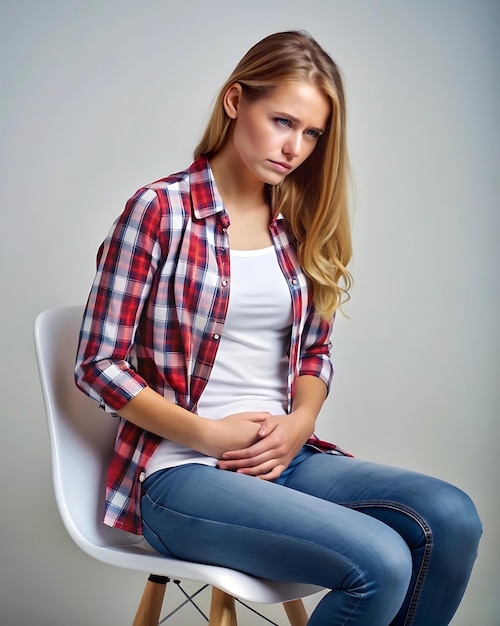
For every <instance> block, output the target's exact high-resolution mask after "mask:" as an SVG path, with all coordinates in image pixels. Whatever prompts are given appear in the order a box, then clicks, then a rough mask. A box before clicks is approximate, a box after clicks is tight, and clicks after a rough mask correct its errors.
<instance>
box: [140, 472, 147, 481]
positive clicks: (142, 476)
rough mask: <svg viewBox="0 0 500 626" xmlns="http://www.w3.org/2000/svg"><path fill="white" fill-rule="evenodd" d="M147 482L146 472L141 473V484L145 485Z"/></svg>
mask: <svg viewBox="0 0 500 626" xmlns="http://www.w3.org/2000/svg"><path fill="white" fill-rule="evenodd" d="M145 480H146V472H141V473H140V474H139V482H140V483H143V482H144V481H145Z"/></svg>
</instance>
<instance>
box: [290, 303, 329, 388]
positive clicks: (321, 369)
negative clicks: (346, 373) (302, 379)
mask: <svg viewBox="0 0 500 626" xmlns="http://www.w3.org/2000/svg"><path fill="white" fill-rule="evenodd" d="M333 321H334V317H333V316H332V318H331V319H329V320H325V319H323V318H322V317H321V316H320V315H319V314H318V313H317V311H316V310H315V308H314V306H311V307H310V309H309V314H308V316H307V319H306V323H305V326H304V331H303V333H302V345H301V351H300V361H299V376H317V377H318V378H320V379H321V380H322V381H323V382H324V383H325V385H326V388H327V391H328V392H329V391H330V385H331V382H332V379H333V364H332V361H331V334H332V330H333Z"/></svg>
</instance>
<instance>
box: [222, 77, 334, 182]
mask: <svg viewBox="0 0 500 626" xmlns="http://www.w3.org/2000/svg"><path fill="white" fill-rule="evenodd" d="M233 89H235V90H236V91H235V92H233V96H234V98H233V100H232V102H231V97H230V96H229V98H228V100H227V101H226V104H228V103H229V109H228V107H227V106H226V111H227V112H228V114H229V115H230V117H232V118H233V119H234V120H235V122H234V128H233V134H232V142H233V148H234V151H235V152H236V156H237V157H239V159H240V164H241V166H243V167H246V168H247V169H248V170H249V172H250V173H251V174H253V176H255V177H256V178H257V179H258V180H259V181H261V182H264V183H267V184H270V185H276V184H278V183H279V182H281V181H282V180H283V179H284V178H285V177H286V176H287V175H288V174H290V172H292V171H293V170H294V169H296V168H297V167H299V165H301V164H302V163H303V162H304V161H305V160H306V159H307V157H308V156H309V155H310V154H311V152H312V151H313V150H314V148H315V147H316V145H317V143H318V139H319V137H320V136H321V134H322V133H323V132H324V131H325V129H326V125H327V122H328V119H329V117H330V113H331V106H330V101H329V100H328V98H327V97H326V96H325V95H324V94H323V93H322V92H321V91H320V90H319V89H318V87H316V86H315V85H314V84H312V83H310V82H306V81H286V82H283V83H281V84H280V85H279V86H278V87H277V88H276V89H274V90H273V92H272V93H271V95H269V96H266V97H265V98H262V99H260V100H257V101H256V102H247V101H245V99H244V98H243V97H242V96H241V91H240V92H239V97H238V93H237V92H238V89H239V90H241V87H240V86H239V85H236V86H233ZM232 105H233V108H232V109H231V106H232Z"/></svg>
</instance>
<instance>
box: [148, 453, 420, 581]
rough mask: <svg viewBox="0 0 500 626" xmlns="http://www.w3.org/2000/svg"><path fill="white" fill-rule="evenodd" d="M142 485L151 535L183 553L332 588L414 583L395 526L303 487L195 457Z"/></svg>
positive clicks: (160, 545)
mask: <svg viewBox="0 0 500 626" xmlns="http://www.w3.org/2000/svg"><path fill="white" fill-rule="evenodd" d="M143 492H144V495H143V497H142V500H141V510H142V518H143V523H144V534H145V537H146V539H147V540H148V541H149V543H151V544H152V545H153V547H154V548H156V549H157V550H159V551H160V552H163V553H166V554H170V555H172V556H175V557H177V558H182V559H187V560H195V561H198V562H206V563H212V564H217V565H224V566H227V567H231V568H235V569H240V570H242V571H245V572H248V573H250V574H253V575H257V576H263V577H267V578H273V579H276V580H289V581H295V582H308V583H312V584H318V585H322V586H324V587H329V588H337V587H344V588H346V587H349V588H360V587H362V586H364V585H367V584H368V586H370V585H375V586H378V585H393V584H396V586H401V585H402V586H405V585H406V586H407V584H408V580H407V579H406V577H407V576H408V577H409V573H408V571H409V569H411V559H410V555H409V552H408V548H407V546H406V545H405V543H404V542H403V541H402V539H401V537H400V536H399V535H398V534H397V533H395V532H394V531H393V530H392V529H391V528H389V527H388V526H387V525H386V524H384V523H382V522H380V521H379V520H376V519H373V518H372V517H370V516H367V515H363V514H361V513H359V512H357V511H353V510H351V509H349V508H347V507H343V506H339V505H337V504H335V503H332V502H329V501H327V500H324V499H320V498H317V497H315V496H312V495H309V494H307V493H302V492H301V491H299V490H295V489H289V488H288V487H285V486H282V485H278V484H274V483H272V482H267V481H263V480H259V479H258V478H253V477H250V476H245V475H241V474H236V473H234V472H226V471H223V470H218V469H216V468H213V467H208V466H204V465H196V464H190V465H184V466H179V467H176V468H172V469H169V470H163V471H160V472H156V473H155V474H153V475H152V476H150V477H149V478H148V479H147V480H146V481H145V483H144V485H143ZM391 577H394V580H392V579H391ZM402 581H406V582H402ZM365 592H370V589H365Z"/></svg>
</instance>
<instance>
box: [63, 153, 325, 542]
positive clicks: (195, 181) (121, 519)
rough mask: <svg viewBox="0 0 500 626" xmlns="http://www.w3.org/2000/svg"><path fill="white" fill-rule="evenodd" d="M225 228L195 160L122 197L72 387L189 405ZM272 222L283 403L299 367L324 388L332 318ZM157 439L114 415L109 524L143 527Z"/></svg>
mask: <svg viewBox="0 0 500 626" xmlns="http://www.w3.org/2000/svg"><path fill="white" fill-rule="evenodd" d="M228 226H229V218H228V215H227V213H226V211H225V209H224V206H223V204H222V201H221V198H220V196H219V194H218V192H217V189H216V187H215V182H214V179H213V175H212V172H211V170H210V167H209V165H208V162H207V161H206V159H205V158H203V157H200V158H199V159H197V160H196V161H195V162H194V163H193V165H192V166H191V167H190V168H189V169H187V170H186V171H183V172H180V173H178V174H174V175H172V176H169V177H168V178H165V179H162V180H159V181H157V182H156V183H153V184H151V185H147V186H146V187H143V188H142V189H140V190H139V191H137V192H136V193H135V195H134V196H133V197H132V198H131V199H130V200H129V201H128V202H127V204H126V207H125V210H124V212H123V213H122V215H121V216H120V217H119V218H118V219H117V220H116V222H115V223H114V225H113V227H112V229H111V231H110V234H109V235H108V237H107V238H106V240H105V241H104V243H103V244H102V245H101V247H100V249H99V252H98V257H97V273H96V277H95V280H94V283H93V286H92V290H91V292H90V296H89V300H88V303H87V307H86V310H85V314H84V319H83V323H82V329H81V333H80V344H79V348H78V356H77V363H76V369H75V376H76V383H77V385H78V386H79V387H80V389H82V391H84V392H85V393H87V394H88V395H89V396H90V397H92V398H94V399H95V400H97V401H98V402H99V403H100V405H101V406H102V407H103V408H104V409H105V410H107V411H109V412H111V413H114V412H116V411H118V410H119V409H120V408H121V407H123V406H124V405H125V404H126V403H127V402H128V401H129V400H130V399H131V398H133V397H134V396H135V395H136V394H137V393H139V391H141V389H143V388H144V387H145V386H146V385H149V386H150V387H152V388H153V389H154V390H155V391H157V392H158V393H160V394H162V395H163V396H165V397H167V398H168V399H170V400H172V401H173V402H175V403H177V404H179V405H180V406H182V407H184V408H185V409H188V410H190V411H196V405H197V402H198V400H199V398H200V396H201V394H202V391H203V389H204V387H205V384H206V382H207V380H208V378H209V376H210V372H211V369H212V366H213V363H214V360H215V356H216V353H217V346H218V343H219V341H218V340H219V338H220V336H221V335H222V333H223V332H224V319H225V314H226V310H227V305H228V300H229V289H230V282H231V274H230V257H229V243H228V237H227V228H228ZM270 230H271V235H272V238H273V242H274V246H275V248H276V253H277V257H278V261H279V264H280V267H281V269H282V271H283V274H284V276H285V278H286V280H287V282H288V285H289V287H290V292H291V295H292V305H293V324H292V332H291V340H290V358H289V372H288V406H289V410H290V407H291V402H292V397H293V382H294V379H295V377H296V376H300V375H312V376H318V377H320V378H321V379H322V380H323V381H324V382H325V384H326V385H327V387H329V385H330V382H331V378H332V375H333V369H332V365H331V361H330V334H331V330H332V323H333V320H332V322H326V321H324V320H322V319H321V318H320V316H319V315H317V314H316V312H315V310H314V308H313V307H312V305H311V297H310V292H309V290H308V283H307V279H306V277H305V275H304V273H303V272H302V271H301V269H300V267H299V264H298V260H297V256H296V253H295V248H294V246H293V245H292V243H291V241H290V239H289V237H288V234H287V230H286V225H285V221H284V219H283V217H282V216H278V217H277V218H276V219H274V220H273V222H272V223H271V226H270ZM262 280H265V276H263V277H262ZM159 441H160V438H159V437H158V436H156V435H153V434H152V433H149V432H147V431H144V430H142V429H140V428H138V427H137V426H135V425H134V424H132V423H131V422H128V421H126V420H123V419H122V420H121V422H120V427H119V430H118V435H117V439H116V445H115V450H114V454H113V456H112V459H111V463H110V468H109V473H108V479H107V488H106V512H105V520H104V521H105V523H106V524H109V525H110V526H116V527H118V528H121V529H123V530H126V531H129V532H133V533H137V534H140V533H141V532H142V525H141V518H140V510H139V499H140V491H141V489H140V482H139V476H140V473H141V472H142V471H143V470H144V469H145V467H146V465H147V462H148V460H149V459H150V457H151V455H152V454H153V452H154V450H155V448H156V446H157V445H158V443H159ZM315 443H316V446H318V443H319V442H318V441H315ZM321 447H322V449H330V450H332V449H333V450H335V449H336V448H335V446H332V445H331V444H323V446H321Z"/></svg>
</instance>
